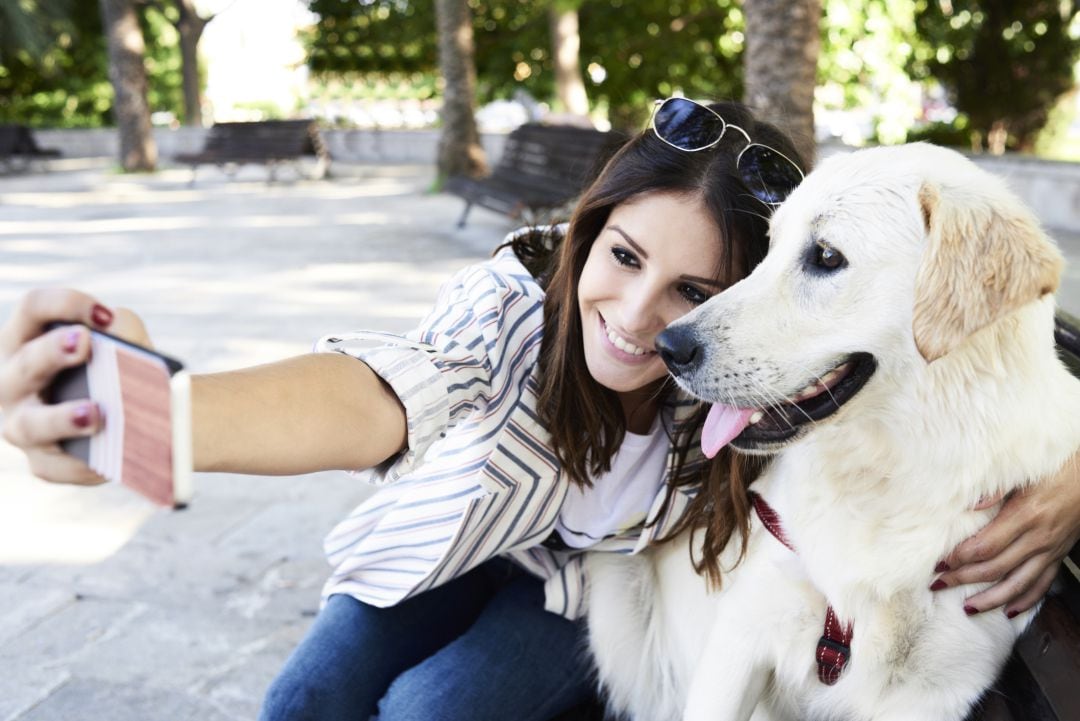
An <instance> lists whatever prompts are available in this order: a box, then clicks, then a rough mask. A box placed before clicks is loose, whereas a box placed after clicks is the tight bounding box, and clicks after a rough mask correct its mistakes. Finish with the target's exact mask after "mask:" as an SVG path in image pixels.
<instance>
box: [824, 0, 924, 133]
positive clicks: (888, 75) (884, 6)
mask: <svg viewBox="0 0 1080 721" xmlns="http://www.w3.org/2000/svg"><path fill="white" fill-rule="evenodd" d="M822 9H823V18H822V26H821V33H822V44H821V57H820V58H819V60H818V80H817V89H816V91H815V97H816V100H817V103H818V105H819V107H820V108H822V109H824V110H825V111H826V113H824V114H822V115H823V116H822V117H819V118H818V120H819V122H824V123H825V124H826V125H828V123H829V113H828V111H833V110H837V111H843V110H858V111H859V112H861V113H864V114H865V116H866V118H867V119H868V120H869V122H870V123H871V124H872V127H871V128H870V131H871V135H872V138H873V139H875V140H877V141H879V142H884V143H898V142H903V141H904V139H905V138H906V136H907V131H908V129H909V128H911V126H912V125H913V124H914V123H915V122H916V121H917V120H918V118H919V110H920V108H919V98H920V91H919V86H918V84H917V83H915V82H914V81H913V80H912V79H911V78H910V77H909V76H908V74H907V72H906V71H905V67H906V65H907V63H908V62H909V60H910V58H911V56H912V53H913V51H914V48H915V47H916V46H917V45H920V44H922V43H923V41H922V40H921V39H920V38H919V37H918V36H917V35H916V33H915V17H914V12H913V6H912V4H911V3H902V2H894V1H893V0H863V2H859V3H852V2H847V0H823V3H822ZM844 130H845V129H844V128H836V129H835V132H836V133H837V134H839V135H840V136H842V137H843V136H844ZM849 130H850V131H851V134H850V135H848V136H847V137H844V139H845V140H846V141H848V142H854V141H856V140H859V137H858V132H859V130H860V129H857V128H850V129H849Z"/></svg>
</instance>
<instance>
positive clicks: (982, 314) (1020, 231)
mask: <svg viewBox="0 0 1080 721" xmlns="http://www.w3.org/2000/svg"><path fill="white" fill-rule="evenodd" d="M972 180H973V182H972V183H971V185H970V186H963V187H961V186H943V185H936V184H933V183H924V184H923V185H922V187H920V188H919V194H918V201H919V207H920V209H921V211H922V218H923V223H924V225H925V229H926V247H925V249H924V251H923V259H922V265H921V266H920V268H919V273H918V276H917V277H916V280H915V310H914V317H913V320H912V331H913V333H914V337H915V345H916V346H917V347H918V349H919V352H920V353H921V354H922V356H923V358H925V359H926V361H927V362H931V361H933V360H936V359H937V358H940V357H941V356H943V355H945V354H946V353H948V352H949V351H950V350H952V349H953V348H955V347H957V346H958V345H960V344H961V343H963V342H964V340H965V339H966V338H967V337H968V336H970V335H971V334H972V333H974V332H975V331H977V330H979V329H980V328H983V327H985V326H987V325H989V324H990V323H993V322H994V321H996V320H997V319H999V318H1001V317H1002V316H1004V315H1006V314H1008V313H1010V312H1011V311H1013V310H1015V309H1017V308H1019V307H1020V306H1023V305H1025V304H1027V303H1029V302H1031V301H1033V300H1036V299H1038V298H1041V297H1042V296H1044V295H1046V294H1047V293H1053V292H1054V291H1056V290H1057V287H1058V281H1059V279H1060V276H1061V271H1062V268H1063V266H1064V261H1063V259H1062V257H1061V252H1060V251H1059V250H1058V248H1057V246H1055V245H1054V243H1053V241H1052V240H1050V238H1049V237H1047V236H1046V234H1045V233H1043V231H1042V229H1041V228H1040V227H1039V224H1038V222H1037V221H1036V220H1035V218H1034V216H1033V215H1032V214H1031V211H1029V210H1028V209H1027V208H1026V207H1024V206H1023V205H1022V204H1021V203H1020V202H1019V200H1017V199H1016V198H1015V197H1014V196H1012V195H1011V194H1010V193H1009V192H1008V191H1006V190H1005V189H1004V187H1003V186H1002V185H1000V184H998V183H997V182H996V180H995V179H986V178H983V177H979V176H975V177H974V178H973V179H972ZM984 180H989V181H993V182H992V183H991V184H987V185H986V186H985V187H984V186H983V185H982V184H981V183H980V181H984Z"/></svg>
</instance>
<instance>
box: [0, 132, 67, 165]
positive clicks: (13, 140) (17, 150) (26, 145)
mask: <svg viewBox="0 0 1080 721" xmlns="http://www.w3.org/2000/svg"><path fill="white" fill-rule="evenodd" d="M59 156H60V151H59V150H56V149H54V148H42V147H41V146H39V145H38V144H37V141H36V140H35V139H34V134H33V133H32V132H31V131H30V128H28V127H26V126H25V125H18V124H16V123H4V124H0V167H2V168H4V170H15V169H23V168H25V167H27V166H28V165H29V164H30V163H31V162H33V161H34V160H44V159H46V158H56V157H59Z"/></svg>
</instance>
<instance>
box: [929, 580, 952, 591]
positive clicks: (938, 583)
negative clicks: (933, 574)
mask: <svg viewBox="0 0 1080 721" xmlns="http://www.w3.org/2000/svg"><path fill="white" fill-rule="evenodd" d="M948 587H949V584H947V583H945V582H944V581H942V580H941V579H940V578H939V579H938V580H936V581H934V582H933V583H932V584H931V585H930V590H931V591H940V590H941V589H943V588H948Z"/></svg>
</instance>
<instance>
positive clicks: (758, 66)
mask: <svg viewBox="0 0 1080 721" xmlns="http://www.w3.org/2000/svg"><path fill="white" fill-rule="evenodd" d="M743 12H745V13H746V53H745V56H744V57H745V61H744V62H745V70H746V103H747V104H748V105H749V106H750V107H751V108H753V109H754V111H755V112H756V113H757V114H758V115H759V116H760V117H761V118H762V119H763V120H767V121H769V122H772V123H775V124H776V125H777V126H779V127H780V128H781V129H782V130H785V131H787V132H788V133H789V134H790V135H791V138H792V140H793V141H794V143H795V147H796V148H797V149H798V150H799V152H800V153H801V154H802V156H803V158H804V159H805V160H806V162H807V164H808V165H812V164H813V162H814V155H815V153H816V146H817V144H816V142H815V140H814V86H815V85H816V81H817V62H818V54H819V52H820V50H821V37H820V35H819V33H818V26H819V24H820V21H821V0H745V2H744V3H743Z"/></svg>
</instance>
